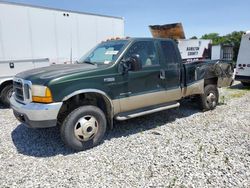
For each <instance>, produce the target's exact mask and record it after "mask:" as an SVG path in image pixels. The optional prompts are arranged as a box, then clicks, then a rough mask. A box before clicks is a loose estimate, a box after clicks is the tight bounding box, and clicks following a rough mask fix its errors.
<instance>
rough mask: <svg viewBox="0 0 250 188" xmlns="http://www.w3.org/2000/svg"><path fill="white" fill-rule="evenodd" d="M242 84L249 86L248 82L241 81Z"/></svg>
mask: <svg viewBox="0 0 250 188" xmlns="http://www.w3.org/2000/svg"><path fill="white" fill-rule="evenodd" d="M241 83H242V85H243V86H250V82H241Z"/></svg>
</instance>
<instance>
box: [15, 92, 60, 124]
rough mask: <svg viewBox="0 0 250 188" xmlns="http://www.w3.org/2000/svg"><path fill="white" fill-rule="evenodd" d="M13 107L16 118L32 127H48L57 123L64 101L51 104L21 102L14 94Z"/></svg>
mask: <svg viewBox="0 0 250 188" xmlns="http://www.w3.org/2000/svg"><path fill="white" fill-rule="evenodd" d="M10 104H11V108H12V109H13V112H14V115H15V116H16V118H17V119H18V120H19V121H20V122H21V123H23V124H25V125H26V126H28V127H31V128H47V127H54V126H56V125H57V116H58V113H59V110H60V108H61V106H62V102H59V103H51V104H40V103H28V104H21V103H19V102H17V101H16V100H15V98H14V96H12V97H11V98H10Z"/></svg>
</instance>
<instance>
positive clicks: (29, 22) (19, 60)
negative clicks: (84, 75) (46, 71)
mask: <svg viewBox="0 0 250 188" xmlns="http://www.w3.org/2000/svg"><path fill="white" fill-rule="evenodd" d="M111 37H124V19H123V18H120V17H113V16H103V15H97V14H89V13H82V12H75V11H68V10H60V9H52V8H45V7H38V6H30V5H24V4H17V3H8V2H3V1H0V67H1V70H0V99H1V101H2V102H3V103H4V104H6V105H8V103H9V101H8V96H9V95H10V94H11V89H12V87H11V85H12V77H13V76H14V75H15V74H16V73H18V72H21V71H24V70H28V69H32V68H36V67H41V66H48V65H49V64H60V63H69V62H72V61H75V60H77V59H79V58H80V57H81V56H82V55H84V54H85V53H86V52H87V51H88V50H90V49H91V48H92V47H94V46H95V45H96V44H97V43H99V42H101V41H103V40H106V39H107V38H111Z"/></svg>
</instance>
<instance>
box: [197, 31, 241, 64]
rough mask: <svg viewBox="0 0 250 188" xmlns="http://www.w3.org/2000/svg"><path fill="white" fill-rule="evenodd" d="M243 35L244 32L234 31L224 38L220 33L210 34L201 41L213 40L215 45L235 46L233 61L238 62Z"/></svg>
mask: <svg viewBox="0 0 250 188" xmlns="http://www.w3.org/2000/svg"><path fill="white" fill-rule="evenodd" d="M243 33H244V32H243V31H234V32H232V33H230V34H227V35H224V36H220V35H219V34H218V33H209V34H205V35H203V36H202V37H201V39H211V40H212V41H213V45H218V44H232V45H233V46H234V49H233V50H234V57H233V60H234V61H236V60H237V57H238V53H239V48H240V42H241V36H242V35H243Z"/></svg>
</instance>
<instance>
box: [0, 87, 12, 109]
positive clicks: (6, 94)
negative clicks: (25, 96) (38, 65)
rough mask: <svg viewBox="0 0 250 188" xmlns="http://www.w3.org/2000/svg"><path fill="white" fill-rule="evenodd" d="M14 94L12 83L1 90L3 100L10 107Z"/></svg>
mask: <svg viewBox="0 0 250 188" xmlns="http://www.w3.org/2000/svg"><path fill="white" fill-rule="evenodd" d="M12 94H13V86H12V84H10V85H7V86H5V87H4V88H3V89H2V91H1V97H0V99H1V102H2V103H3V105H4V106H5V107H10V98H11V96H12Z"/></svg>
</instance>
